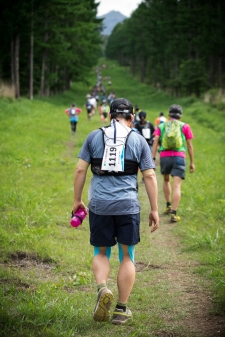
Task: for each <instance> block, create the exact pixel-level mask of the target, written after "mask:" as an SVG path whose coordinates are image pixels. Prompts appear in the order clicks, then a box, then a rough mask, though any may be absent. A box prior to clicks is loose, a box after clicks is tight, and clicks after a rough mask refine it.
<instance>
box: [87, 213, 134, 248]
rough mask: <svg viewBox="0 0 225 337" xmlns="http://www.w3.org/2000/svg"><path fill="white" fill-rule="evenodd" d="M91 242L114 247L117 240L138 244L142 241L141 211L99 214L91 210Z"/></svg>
mask: <svg viewBox="0 0 225 337" xmlns="http://www.w3.org/2000/svg"><path fill="white" fill-rule="evenodd" d="M89 224H90V232H91V233H90V235H91V236H90V243H91V245H92V246H96V247H112V246H115V244H116V243H117V242H119V243H121V244H124V245H128V246H130V245H136V244H137V243H138V242H140V233H139V226H140V213H138V214H127V215H99V214H95V213H93V212H91V211H90V210H89Z"/></svg>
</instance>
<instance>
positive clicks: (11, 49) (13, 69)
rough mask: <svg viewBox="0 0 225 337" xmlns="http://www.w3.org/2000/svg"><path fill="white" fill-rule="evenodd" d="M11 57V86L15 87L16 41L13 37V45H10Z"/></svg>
mask: <svg viewBox="0 0 225 337" xmlns="http://www.w3.org/2000/svg"><path fill="white" fill-rule="evenodd" d="M10 56H11V85H13V86H14V85H15V62H14V59H15V55H14V40H13V37H11V43H10Z"/></svg>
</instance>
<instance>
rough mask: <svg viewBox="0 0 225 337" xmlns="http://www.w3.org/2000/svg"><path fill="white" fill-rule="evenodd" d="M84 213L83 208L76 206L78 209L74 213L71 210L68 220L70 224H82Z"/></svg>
mask: <svg viewBox="0 0 225 337" xmlns="http://www.w3.org/2000/svg"><path fill="white" fill-rule="evenodd" d="M86 215H87V214H86V213H85V210H84V208H78V210H77V211H76V213H75V214H74V213H73V211H72V215H71V220H70V224H71V226H73V227H78V226H80V225H81V224H82V222H83V220H84V218H85V217H86Z"/></svg>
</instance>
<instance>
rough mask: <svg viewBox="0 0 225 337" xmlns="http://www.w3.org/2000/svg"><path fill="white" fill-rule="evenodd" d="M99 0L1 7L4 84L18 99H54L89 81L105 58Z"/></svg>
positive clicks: (46, 0)
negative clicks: (75, 85)
mask: <svg viewBox="0 0 225 337" xmlns="http://www.w3.org/2000/svg"><path fill="white" fill-rule="evenodd" d="M97 7H98V4H96V3H95V1H94V0H82V1H79V0H70V1H67V0H17V1H15V0H7V1H1V3H0V32H1V35H0V79H1V81H3V82H6V83H9V84H10V85H12V86H13V87H14V88H15V96H16V98H19V97H20V95H29V97H30V98H31V99H32V98H33V95H34V94H37V93H38V94H40V95H41V96H49V95H51V94H54V93H59V92H63V91H65V90H67V89H69V88H70V84H71V81H80V80H83V79H85V78H87V76H88V74H89V72H90V69H92V67H93V66H94V65H95V64H96V62H97V59H98V57H99V55H100V53H101V43H102V41H101V37H100V31H101V27H102V20H101V19H98V18H97Z"/></svg>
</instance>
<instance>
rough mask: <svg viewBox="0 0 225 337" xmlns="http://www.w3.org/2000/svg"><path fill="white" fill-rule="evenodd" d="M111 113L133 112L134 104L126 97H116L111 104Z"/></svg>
mask: <svg viewBox="0 0 225 337" xmlns="http://www.w3.org/2000/svg"><path fill="white" fill-rule="evenodd" d="M110 113H129V114H133V105H132V103H131V102H130V101H128V99H126V98H116V99H114V101H113V102H112V103H111V105H110Z"/></svg>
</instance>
